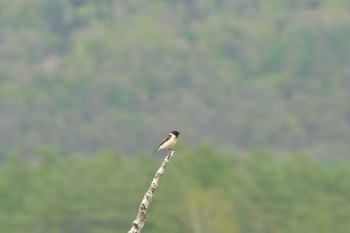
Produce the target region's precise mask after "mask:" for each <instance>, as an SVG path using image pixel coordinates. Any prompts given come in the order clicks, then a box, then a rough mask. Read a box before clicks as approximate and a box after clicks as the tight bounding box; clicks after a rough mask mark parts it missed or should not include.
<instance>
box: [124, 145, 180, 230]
mask: <svg viewBox="0 0 350 233" xmlns="http://www.w3.org/2000/svg"><path fill="white" fill-rule="evenodd" d="M174 154H175V151H174V150H172V151H170V153H169V154H168V155H167V156H166V157H165V159H164V160H163V162H162V164H161V165H160V168H159V169H158V171H157V172H156V174H155V175H154V178H153V180H152V183H151V185H150V186H149V188H148V190H147V192H146V193H145V195H144V196H143V199H142V201H141V204H140V207H139V212H138V213H137V216H136V218H135V220H134V222H133V224H132V226H131V229H130V230H129V231H128V233H140V232H141V230H142V228H143V226H144V225H145V221H146V213H147V210H148V208H149V206H150V205H151V202H152V198H153V195H154V192H155V191H156V189H157V187H158V183H159V179H160V177H161V175H162V174H163V172H164V170H165V167H166V165H167V164H168V162H169V161H170V159H171V158H172V157H173V156H174Z"/></svg>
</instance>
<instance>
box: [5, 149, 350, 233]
mask: <svg viewBox="0 0 350 233" xmlns="http://www.w3.org/2000/svg"><path fill="white" fill-rule="evenodd" d="M39 153H40V154H41V159H40V161H37V163H36V164H32V165H29V164H27V163H26V162H24V161H23V160H21V158H20V157H19V156H13V157H11V159H10V160H8V161H7V162H6V163H5V164H3V166H2V167H1V169H0V228H1V229H2V231H4V232H8V233H12V232H16V233H21V232H23V233H24V232H26V233H31V232H33V233H40V232H45V233H51V232H52V233H59V232H62V233H63V232H64V233H69V232H72V233H73V232H87V233H90V232H91V233H95V232H96V233H99V232H101V233H102V232H111V233H112V232H125V231H127V230H128V229H129V228H130V225H131V223H132V220H133V218H134V217H135V215H136V212H137V209H138V205H139V203H140V201H141V199H142V197H143V195H144V193H145V191H146V189H147V188H148V186H149V183H150V182H151V179H152V178H153V175H154V173H155V171H156V169H158V167H159V163H160V160H158V159H155V158H154V157H146V156H144V155H140V156H137V157H134V158H133V159H128V158H123V157H121V156H120V155H119V154H117V153H114V152H110V151H101V152H99V153H97V154H96V155H94V156H90V157H87V156H78V155H76V156H69V157H67V158H63V157H61V156H58V155H57V153H56V152H55V151H53V150H52V149H51V150H50V149H49V148H45V147H43V148H41V149H40V151H39ZM349 171H350V170H349V161H346V160H344V161H342V163H334V162H333V163H329V162H326V161H323V162H322V161H316V160H312V159H310V158H307V157H305V156H302V155H297V154H296V155H294V156H291V157H286V158H284V159H280V158H276V157H274V156H270V155H267V154H262V153H254V154H250V155H247V157H246V158H240V159H233V158H232V157H229V155H227V154H223V153H221V152H217V151H215V150H213V149H211V148H210V147H208V146H205V145H202V146H199V147H197V148H194V149H193V150H188V149H186V148H181V149H178V150H177V152H176V155H175V157H174V158H173V160H172V161H171V163H170V164H169V165H168V167H167V169H166V172H165V174H164V176H163V177H162V178H161V180H160V185H159V187H158V189H157V191H156V193H155V196H154V199H153V202H152V205H151V208H150V210H149V212H148V215H147V221H146V226H145V229H144V232H155V233H157V232H169V233H182V232H203V233H204V232H208V233H212V232H230V233H235V232H236V233H240V232H241V233H250V232H256V233H260V232H261V233H263V232H271V233H277V232H290V233H293V232H296V231H297V232H301V233H303V232H306V233H319V232H330V231H334V232H340V233H343V232H344V233H346V232H347V231H348V229H349V227H350V225H349V221H347V220H348V219H349V218H350V211H349V210H350V206H349V203H350V200H349V197H350V186H349V182H348V177H349V175H350V172H349Z"/></svg>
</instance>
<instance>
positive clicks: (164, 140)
mask: <svg viewBox="0 0 350 233" xmlns="http://www.w3.org/2000/svg"><path fill="white" fill-rule="evenodd" d="M170 138H171V135H170V134H169V135H168V136H166V138H164V139H163V141H162V142H161V143H160V144H159V146H158V147H157V149H156V150H155V151H154V152H153V154H154V153H156V152H157V150H158V149H159V147H160V146H161V145H163V144H164V142H166V141H168V140H170Z"/></svg>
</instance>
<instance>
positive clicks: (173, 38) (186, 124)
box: [0, 0, 350, 158]
mask: <svg viewBox="0 0 350 233" xmlns="http://www.w3.org/2000/svg"><path fill="white" fill-rule="evenodd" d="M349 9H350V5H349V2H348V1H345V0H336V1H322V0H307V1H287V0H283V1H274V0H266V1H241V0H234V1H214V0H210V1H202V0H198V1H192V0H191V1H167V2H163V1H151V2H149V1H144V0H135V1H110V0H99V1H80V0H71V1H64V0H51V1H46V0H31V1H26V0H18V1H9V0H5V1H2V3H1V5H0V11H1V12H0V23H1V36H0V41H1V43H0V84H1V85H0V116H1V121H0V129H1V130H0V132H1V133H0V145H1V147H0V148H1V149H0V153H1V156H2V157H3V158H4V157H6V156H8V155H10V154H19V155H21V156H25V157H28V158H32V157H35V155H36V154H38V152H37V151H38V148H40V147H42V146H48V147H51V148H52V149H54V150H57V151H59V152H60V153H61V154H63V155H68V154H70V153H83V154H93V153H96V152H97V151H99V150H105V149H106V150H116V151H121V152H122V153H124V154H126V155H131V154H134V153H135V152H137V151H144V152H148V151H152V150H153V149H154V148H153V145H155V144H157V143H158V140H160V139H161V138H162V137H163V136H164V134H166V133H167V132H168V131H169V130H171V129H178V130H179V131H182V132H183V142H184V143H185V144H187V145H189V146H195V145H197V144H198V143H201V142H206V143H209V144H210V145H212V146H215V147H218V148H222V149H224V150H226V151H231V152H235V153H241V152H244V153H249V151H251V150H260V151H274V152H279V153H283V154H289V153H305V154H308V155H310V156H315V157H319V158H339V157H344V156H346V155H347V154H348V151H349V149H350V148H349V143H348V142H349V141H350V130H348V126H349V124H350V105H349V103H348V101H349V99H350V92H349V91H348V90H349V88H350V69H349V64H350V56H349V54H350V14H349V11H350V10H349Z"/></svg>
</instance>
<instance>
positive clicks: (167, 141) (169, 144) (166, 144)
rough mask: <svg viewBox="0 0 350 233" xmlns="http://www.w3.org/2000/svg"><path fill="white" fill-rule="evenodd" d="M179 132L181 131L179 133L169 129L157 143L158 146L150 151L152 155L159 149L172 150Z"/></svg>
mask: <svg viewBox="0 0 350 233" xmlns="http://www.w3.org/2000/svg"><path fill="white" fill-rule="evenodd" d="M179 134H181V133H179V132H178V131H176V130H173V131H171V132H170V133H169V134H168V136H166V137H165V138H164V139H163V141H162V142H161V143H160V144H159V146H158V148H157V149H156V150H155V151H154V152H153V153H152V155H153V154H154V153H156V152H157V151H160V150H173V147H174V145H175V144H176V141H177V137H178V136H179Z"/></svg>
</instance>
